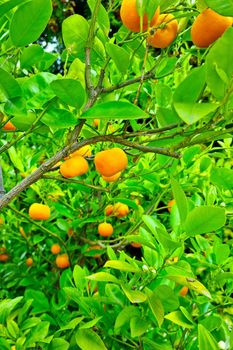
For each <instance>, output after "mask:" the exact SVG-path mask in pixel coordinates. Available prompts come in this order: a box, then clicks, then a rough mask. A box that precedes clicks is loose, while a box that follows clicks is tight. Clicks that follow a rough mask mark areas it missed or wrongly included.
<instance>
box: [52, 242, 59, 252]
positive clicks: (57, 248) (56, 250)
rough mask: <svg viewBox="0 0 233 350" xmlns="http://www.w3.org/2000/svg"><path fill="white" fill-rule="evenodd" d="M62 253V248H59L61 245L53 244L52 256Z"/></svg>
mask: <svg viewBox="0 0 233 350" xmlns="http://www.w3.org/2000/svg"><path fill="white" fill-rule="evenodd" d="M60 251H61V247H60V246H59V244H56V243H55V244H53V245H52V247H51V252H52V254H59V253H60Z"/></svg>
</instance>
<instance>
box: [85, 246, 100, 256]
mask: <svg viewBox="0 0 233 350" xmlns="http://www.w3.org/2000/svg"><path fill="white" fill-rule="evenodd" d="M101 249H102V248H101V246H100V245H98V244H95V245H92V246H90V247H89V248H87V251H88V252H90V251H92V250H101ZM100 257H101V254H95V255H92V258H94V259H98V258H100Z"/></svg>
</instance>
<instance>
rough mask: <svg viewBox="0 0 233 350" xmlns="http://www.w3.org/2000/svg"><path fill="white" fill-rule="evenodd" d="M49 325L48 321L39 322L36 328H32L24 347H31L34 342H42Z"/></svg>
mask: <svg viewBox="0 0 233 350" xmlns="http://www.w3.org/2000/svg"><path fill="white" fill-rule="evenodd" d="M49 325H50V323H49V322H48V321H41V322H40V323H38V325H37V326H35V327H33V328H32V329H31V331H30V333H29V335H28V336H27V341H26V343H25V347H32V346H33V345H34V344H35V343H36V342H40V341H42V340H44V339H45V338H46V336H47V335H48V331H49Z"/></svg>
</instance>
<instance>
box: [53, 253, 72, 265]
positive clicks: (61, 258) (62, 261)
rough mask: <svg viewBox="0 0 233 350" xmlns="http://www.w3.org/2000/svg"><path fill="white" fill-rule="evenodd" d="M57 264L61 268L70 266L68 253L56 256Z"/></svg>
mask: <svg viewBox="0 0 233 350" xmlns="http://www.w3.org/2000/svg"><path fill="white" fill-rule="evenodd" d="M56 265H57V267H59V268H60V269H66V268H67V267H69V266H70V262H69V257H68V255H67V254H61V255H58V256H57V257H56Z"/></svg>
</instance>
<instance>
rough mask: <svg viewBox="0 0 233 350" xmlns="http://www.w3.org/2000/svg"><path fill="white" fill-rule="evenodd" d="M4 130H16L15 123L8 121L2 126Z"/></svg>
mask: <svg viewBox="0 0 233 350" xmlns="http://www.w3.org/2000/svg"><path fill="white" fill-rule="evenodd" d="M2 130H5V131H15V130H16V127H15V126H14V124H13V123H12V122H11V121H9V122H7V123H6V124H5V125H4V126H3V127H2Z"/></svg>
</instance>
